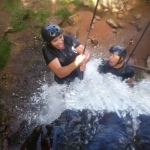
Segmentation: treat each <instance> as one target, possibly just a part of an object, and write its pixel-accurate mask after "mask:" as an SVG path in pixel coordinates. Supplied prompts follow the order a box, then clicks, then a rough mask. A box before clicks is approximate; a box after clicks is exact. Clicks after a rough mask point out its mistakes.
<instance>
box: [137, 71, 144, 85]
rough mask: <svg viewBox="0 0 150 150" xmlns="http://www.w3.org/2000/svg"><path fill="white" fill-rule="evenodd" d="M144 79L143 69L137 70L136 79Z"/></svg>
mask: <svg viewBox="0 0 150 150" xmlns="http://www.w3.org/2000/svg"><path fill="white" fill-rule="evenodd" d="M142 79H144V77H143V72H142V71H137V72H136V75H135V81H137V82H139V81H141V80H142Z"/></svg>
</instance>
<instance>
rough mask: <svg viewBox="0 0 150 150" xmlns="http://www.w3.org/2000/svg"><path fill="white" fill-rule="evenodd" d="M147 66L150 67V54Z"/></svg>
mask: <svg viewBox="0 0 150 150" xmlns="http://www.w3.org/2000/svg"><path fill="white" fill-rule="evenodd" d="M147 67H148V68H150V55H149V56H148V58H147Z"/></svg>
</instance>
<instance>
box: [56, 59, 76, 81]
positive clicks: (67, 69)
mask: <svg viewBox="0 0 150 150" xmlns="http://www.w3.org/2000/svg"><path fill="white" fill-rule="evenodd" d="M77 67H78V64H76V63H75V61H74V62H72V63H71V64H69V65H67V66H64V67H59V68H57V71H55V72H54V73H55V74H56V75H57V76H58V77H59V78H63V77H66V76H68V75H69V74H70V73H71V72H72V71H73V70H74V69H76V68H77Z"/></svg>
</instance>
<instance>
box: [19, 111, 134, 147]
mask: <svg viewBox="0 0 150 150" xmlns="http://www.w3.org/2000/svg"><path fill="white" fill-rule="evenodd" d="M130 119H131V118H130V117H127V116H126V117H124V118H121V117H119V116H118V115H117V114H116V113H114V112H110V113H107V112H105V113H104V115H103V116H102V115H101V114H100V113H99V112H96V111H94V112H93V111H91V110H82V111H80V110H79V111H73V110H65V111H64V112H63V113H62V114H61V116H60V117H59V118H58V119H57V120H55V121H54V122H53V123H52V124H50V125H42V126H38V127H36V128H35V129H34V131H33V132H32V133H31V135H30V136H28V137H27V139H26V140H25V142H24V143H23V145H22V146H21V149H20V150H30V149H33V147H34V149H39V148H41V149H46V148H47V149H50V147H51V148H52V149H53V150H58V149H60V150H71V149H72V150H78V149H80V150H108V149H109V150H114V147H115V150H123V149H124V148H126V149H128V148H132V149H133V147H131V141H130V139H131V137H132V136H131V134H132V132H128V131H132V123H131V125H130V124H129V122H131V120H130ZM37 129H38V130H37ZM38 146H39V147H38Z"/></svg>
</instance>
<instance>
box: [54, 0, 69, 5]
mask: <svg viewBox="0 0 150 150" xmlns="http://www.w3.org/2000/svg"><path fill="white" fill-rule="evenodd" d="M70 1H71V0H56V4H57V5H61V6H62V5H66V4H68V3H70Z"/></svg>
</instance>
